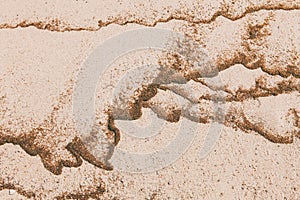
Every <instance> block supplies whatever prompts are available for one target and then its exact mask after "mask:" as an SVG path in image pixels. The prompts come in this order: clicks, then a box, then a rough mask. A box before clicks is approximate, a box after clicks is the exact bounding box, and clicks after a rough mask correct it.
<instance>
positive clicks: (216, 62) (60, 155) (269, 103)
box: [0, 1, 300, 199]
mask: <svg viewBox="0 0 300 200" xmlns="http://www.w3.org/2000/svg"><path fill="white" fill-rule="evenodd" d="M208 4H210V3H208ZM237 5H239V2H236V3H233V4H232V3H231V2H227V1H225V2H222V3H220V2H219V3H216V5H211V7H212V8H213V9H211V10H210V11H209V12H208V11H207V12H205V13H204V14H199V15H198V14H197V13H192V11H193V10H195V9H196V8H201V7H203V9H204V10H208V9H206V7H205V6H203V5H200V4H199V5H194V6H195V7H193V8H188V9H184V8H182V9H177V11H174V12H172V10H171V12H170V14H169V15H165V16H156V17H155V16H154V17H148V18H142V17H139V15H138V14H133V15H128V16H125V15H123V13H122V14H120V16H114V17H110V19H107V20H106V19H103V20H102V19H101V20H99V23H98V24H97V26H95V27H86V26H82V27H80V26H78V27H74V26H72V25H68V23H66V24H60V23H59V21H60V20H55V21H53V22H49V21H47V20H46V21H38V22H33V21H32V20H29V21H28V20H24V21H22V22H18V23H13V24H10V23H2V25H0V28H1V29H8V28H10V29H13V28H18V27H23V28H25V27H29V26H34V27H36V28H38V29H43V30H50V31H59V32H64V31H80V30H86V31H98V30H100V29H101V28H102V27H105V26H109V25H110V24H119V25H126V24H130V23H137V24H141V25H144V26H155V25H157V24H158V23H166V22H169V21H171V20H179V21H183V23H184V24H185V26H183V27H181V31H183V32H184V33H185V34H186V35H187V36H188V37H189V38H191V40H192V41H195V42H196V43H198V44H199V45H201V47H203V48H205V50H206V51H207V52H208V53H209V58H210V60H209V63H210V64H209V66H211V67H213V68H209V69H213V70H212V71H207V69H208V68H200V69H199V68H197V67H198V66H194V65H193V62H191V61H195V60H193V59H194V58H190V57H189V55H187V54H186V55H183V57H181V56H182V53H181V54H180V52H178V51H179V50H178V49H176V48H175V49H173V52H172V53H167V54H166V56H165V57H163V58H161V60H160V63H159V64H160V66H163V68H164V69H165V70H166V71H157V74H155V70H154V69H150V71H151V73H154V76H153V78H152V79H151V80H150V79H149V80H150V81H149V80H147V81H149V82H147V84H144V83H145V77H147V76H139V77H137V78H140V79H141V82H142V83H143V85H140V86H139V87H138V88H134V90H132V91H131V92H132V93H130V92H128V91H127V92H126V95H129V96H128V99H126V101H125V102H122V103H121V105H118V104H116V105H118V106H115V105H110V106H112V107H110V108H109V109H108V110H107V111H106V112H102V114H103V116H97V117H98V119H99V120H100V123H99V125H100V129H102V130H103V131H104V132H105V133H106V135H107V138H108V143H110V144H112V145H115V144H117V143H118V141H119V140H120V138H121V136H120V133H119V130H118V129H117V127H115V125H114V122H113V120H116V119H127V120H132V119H138V118H139V117H141V115H142V108H143V107H147V108H151V109H152V110H153V111H154V112H155V113H156V114H157V115H158V117H160V118H163V119H165V120H167V121H169V122H174V123H175V122H177V121H178V120H179V119H180V116H183V117H186V118H188V119H190V120H192V121H197V122H199V123H210V122H211V121H212V120H216V118H217V117H218V116H215V115H214V112H212V110H213V105H212V103H213V100H214V99H215V96H214V95H215V94H216V91H218V92H220V93H222V95H223V96H224V102H223V103H224V109H225V112H224V117H225V118H224V119H223V121H219V120H218V121H219V122H220V123H222V124H224V125H225V126H228V127H233V128H237V129H241V130H243V131H245V132H249V133H258V134H260V135H262V136H263V137H265V138H266V139H268V140H270V141H271V142H275V143H286V144H288V143H292V142H293V139H294V137H300V130H299V129H300V117H299V116H300V107H299V106H300V102H299V92H300V69H299V66H300V56H299V55H300V49H299V48H300V38H299V34H297V33H298V32H299V31H300V24H299V22H298V21H297V20H298V19H299V18H300V13H299V11H298V9H299V2H297V1H294V2H291V3H278V2H277V1H276V2H273V3H267V2H263V1H262V2H259V3H253V4H251V3H248V4H247V3H243V4H242V6H237ZM206 6H207V5H206ZM199 13H200V12H199ZM282 21H284V22H285V23H282ZM228 26H229V27H231V28H230V33H228V35H222V36H220V35H218V34H217V33H218V31H220V30H222V29H224V28H228ZM286 27H289V28H286ZM287 36H289V37H287ZM221 37H222V38H221ZM220 43H221V44H222V45H219V44H220ZM183 48H185V47H184V46H183ZM188 50H189V51H191V50H192V49H190V47H189V48H188ZM180 55H181V56H180ZM184 56H186V58H188V59H187V60H186V58H184ZM197 61H198V60H196V61H195V62H197ZM236 65H242V66H243V67H244V68H245V70H246V71H250V70H251V71H252V70H253V71H259V73H260V75H259V76H258V77H254V80H253V81H252V82H250V84H247V85H243V86H236V85H234V84H233V85H232V84H229V83H227V81H226V78H225V79H222V78H221V79H222V84H221V85H214V84H210V79H211V78H212V77H214V76H217V75H218V76H221V77H222V74H223V73H230V72H229V71H230V70H231V69H232V68H235V67H236ZM171 69H172V70H171ZM169 70H170V71H169ZM74 71H75V70H74ZM215 72H217V73H215ZM140 73H141V72H139V73H138V74H140ZM166 73H167V74H168V75H169V76H168V78H167V79H165V80H162V79H161V78H160V77H164V78H166V76H164V75H165V74H166ZM75 74H76V73H74V74H72V77H71V81H70V80H69V79H68V80H64V81H63V82H65V83H66V84H65V85H64V86H63V88H64V89H63V90H62V91H61V92H60V95H59V98H57V99H58V100H57V102H56V103H54V105H53V104H52V103H51V104H49V105H48V107H49V108H47V109H51V110H52V112H51V115H49V116H47V117H45V118H42V119H34V120H33V122H32V121H26V119H13V118H14V116H17V115H14V113H17V112H18V107H16V105H15V104H12V103H11V102H10V101H11V99H10V96H9V95H10V93H9V92H8V91H9V89H8V88H9V87H8V85H10V83H9V80H10V79H12V77H13V74H9V73H7V74H4V75H3V76H2V77H0V104H1V107H0V119H1V121H0V144H1V145H2V144H5V143H13V144H16V145H20V146H21V147H22V148H23V149H24V150H25V151H26V152H27V153H28V154H30V155H32V156H35V155H39V156H40V157H41V161H42V162H43V164H44V166H45V168H47V169H48V170H49V171H51V172H52V173H54V174H61V173H62V168H63V167H64V166H65V167H78V166H80V165H81V164H82V159H84V160H87V161H88V162H90V163H92V164H94V165H95V166H98V167H101V168H104V169H111V166H109V164H108V163H107V160H108V159H109V158H110V156H111V150H110V151H109V152H104V157H105V159H104V160H103V158H102V156H103V154H102V155H101V156H100V157H98V156H99V155H98V152H92V150H91V149H89V148H88V147H86V146H84V142H83V141H82V138H80V135H79V134H78V133H77V132H76V130H75V128H74V121H73V118H72V116H71V114H70V113H71V110H72V98H71V97H72V92H73V91H72V88H73V85H74V81H73V80H74V79H75ZM145 74H147V75H148V72H147V71H146V72H145ZM11 90H13V89H11ZM181 97H183V99H184V101H183V102H184V104H182V102H181V101H180V102H178V101H177V99H178V98H181ZM169 99H174V101H172V103H170V100H169ZM286 99H288V100H289V101H288V102H286ZM114 106H115V107H114ZM119 106H121V107H119ZM277 107H280V108H281V109H280V110H278V111H276V112H275V113H274V109H273V108H277ZM265 108H270V110H269V111H268V112H266V111H265ZM121 111H122V112H121ZM123 111H128V112H127V114H126V115H121V113H123V114H124V112H123ZM33 118H34V116H33ZM98 128H99V127H98ZM97 137H98V136H96V138H97ZM85 139H86V138H85ZM90 139H91V142H96V143H95V144H94V145H99V143H97V142H99V141H97V140H93V139H94V138H93V137H92V138H90ZM97 139H98V138H97ZM105 140H107V139H105ZM101 142H103V141H100V143H101ZM102 153H103V152H102ZM0 184H1V182H0ZM0 186H1V187H0V190H1V189H4V188H14V186H12V185H7V184H3V185H0ZM101 188H102V187H100V186H99V188H96V189H95V188H93V189H92V190H93V191H94V194H93V195H94V196H95V198H98V196H97V195H100V194H101V195H102V193H103V189H101ZM87 191H88V189H87ZM18 192H19V193H20V194H22V193H24V194H25V195H24V196H27V197H34V196H35V195H34V194H33V193H32V192H29V193H27V194H26V192H24V191H23V190H21V189H20V190H18ZM87 193H88V192H87ZM72 195H73V196H72ZM76 195H77V194H76V192H74V193H71V194H61V196H60V197H59V198H61V199H63V198H67V197H72V198H75V196H76Z"/></svg>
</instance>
